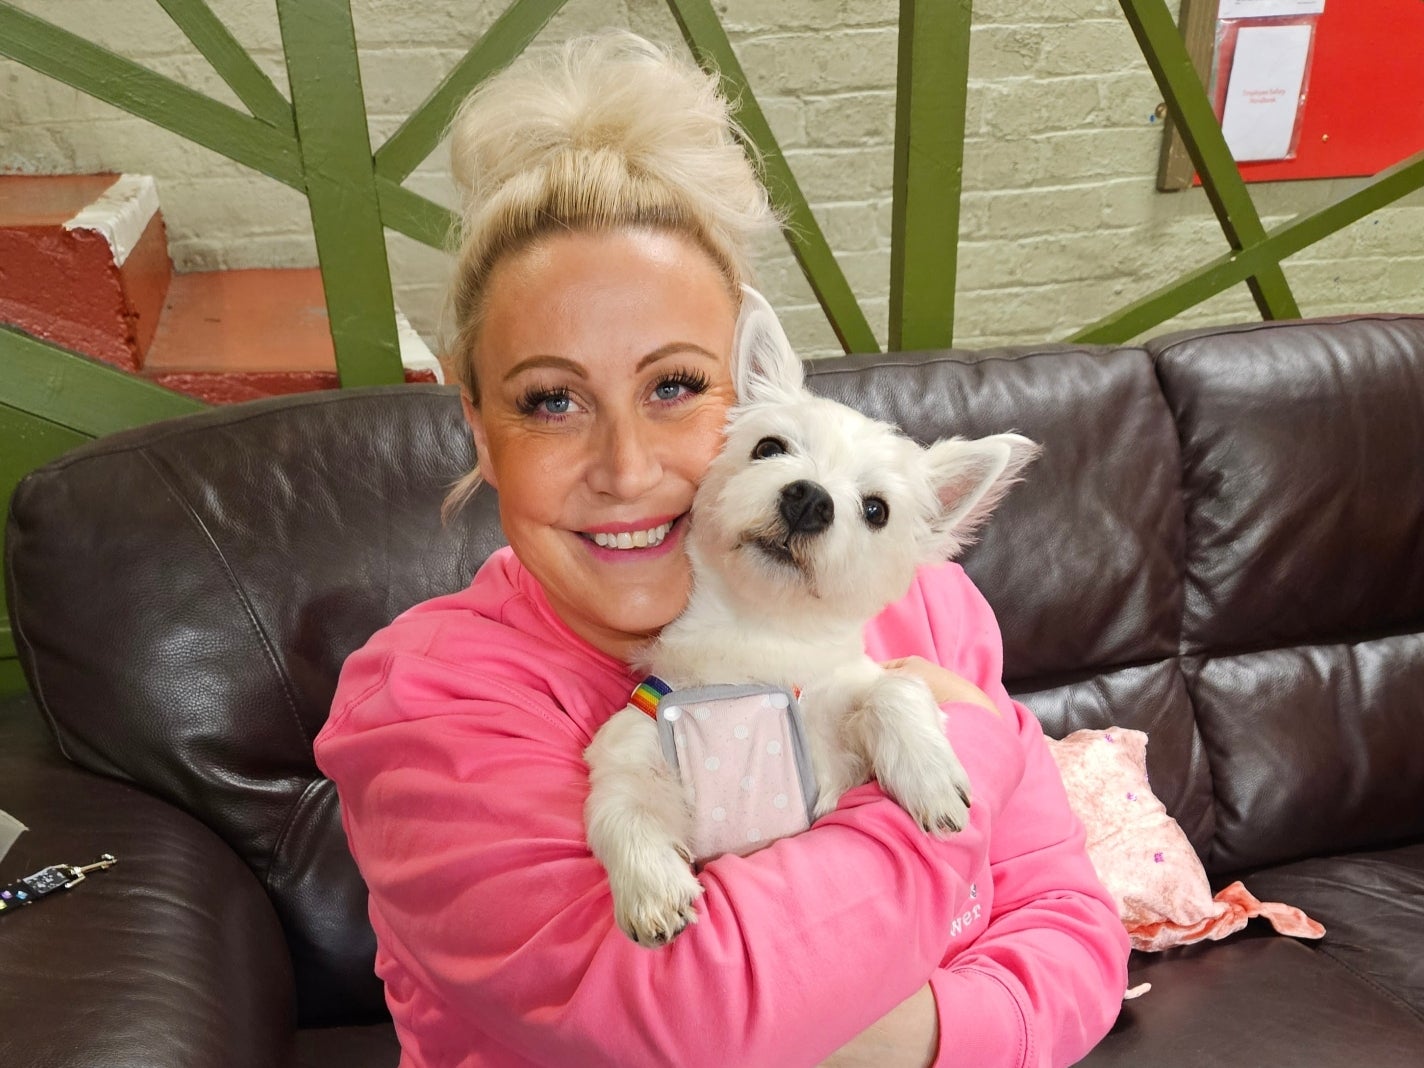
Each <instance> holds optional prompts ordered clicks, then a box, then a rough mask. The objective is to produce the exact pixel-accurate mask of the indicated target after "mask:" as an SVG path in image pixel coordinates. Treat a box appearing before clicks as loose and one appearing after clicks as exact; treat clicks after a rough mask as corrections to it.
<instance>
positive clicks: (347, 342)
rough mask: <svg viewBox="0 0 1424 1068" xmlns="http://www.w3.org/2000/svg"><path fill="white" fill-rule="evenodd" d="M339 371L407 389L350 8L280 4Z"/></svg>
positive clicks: (348, 379) (358, 382)
mask: <svg viewBox="0 0 1424 1068" xmlns="http://www.w3.org/2000/svg"><path fill="white" fill-rule="evenodd" d="M277 19H278V23H279V24H280V26H281V29H282V44H283V49H284V51H285V52H286V56H287V78H288V82H289V83H290V85H291V90H292V107H293V110H294V111H295V113H296V119H297V134H298V138H297V139H298V142H299V143H300V145H301V153H302V169H303V171H304V173H305V175H306V193H307V200H308V202H309V205H310V208H311V220H312V231H313V234H314V235H315V237H316V251H317V258H318V260H319V261H320V263H321V277H322V283H323V285H324V286H325V287H326V310H327V315H328V317H329V318H330V321H331V339H332V342H333V344H334V346H335V349H336V368H337V374H338V376H339V377H340V380H341V384H342V385H343V386H368V385H381V384H385V383H393V382H403V381H404V380H405V373H404V371H403V369H402V367H401V361H400V343H399V341H398V340H397V337H396V318H395V299H394V297H393V296H392V294H391V274H390V267H389V265H388V264H387V261H386V242H385V232H384V230H383V229H382V225H381V206H380V199H379V196H378V194H377V192H376V176H375V170H374V164H373V160H372V157H371V141H370V135H369V132H368V131H367V128H366V102H365V98H364V97H363V96H362V92H361V70H360V67H359V65H358V63H357V57H356V31H355V28H354V27H353V26H352V23H351V8H350V5H349V4H348V3H347V0H277Z"/></svg>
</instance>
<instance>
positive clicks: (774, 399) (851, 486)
mask: <svg viewBox="0 0 1424 1068" xmlns="http://www.w3.org/2000/svg"><path fill="white" fill-rule="evenodd" d="M735 359H736V366H737V387H738V390H737V395H738V398H739V402H740V403H739V404H738V406H737V407H736V408H734V409H733V411H732V413H731V416H730V419H729V423H728V428H727V441H726V445H725V447H724V448H723V449H722V451H721V452H720V453H719V454H718V456H717V457H716V459H714V460H713V462H712V464H711V466H710V467H709V468H708V470H707V474H706V477H705V478H704V479H703V481H702V483H701V485H700V487H699V489H698V491H697V494H696V497H695V498H694V500H693V506H692V515H691V522H690V525H689V528H688V532H687V551H688V555H689V557H690V558H691V561H692V570H693V589H692V595H691V597H690V599H689V601H688V604H687V608H686V609H685V610H684V611H683V613H682V614H681V615H680V616H678V618H677V619H675V620H674V621H673V622H672V623H670V624H668V626H667V627H665V628H664V629H663V631H662V633H661V634H660V635H659V637H658V638H657V640H656V641H655V642H654V643H653V644H652V645H651V646H650V647H649V649H648V650H647V653H646V656H645V658H644V659H645V666H646V668H647V669H648V670H649V671H651V672H653V673H654V674H656V675H658V676H660V677H661V678H663V679H664V680H666V681H667V682H668V683H670V684H671V685H673V686H675V687H677V688H686V687H691V686H701V685H706V684H710V683H741V682H757V683H763V684H768V685H775V686H781V687H784V688H786V689H791V688H793V687H796V686H800V687H802V696H801V706H802V712H803V718H804V723H805V728H806V733H807V737H808V742H809V746H810V750H811V762H812V765H813V767H814V769H815V775H816V784H817V787H818V789H819V801H818V803H817V809H816V812H815V815H816V816H817V817H819V816H821V815H823V814H825V813H826V812H829V811H830V810H831V809H833V808H834V807H835V805H836V802H837V800H838V799H839V798H840V796H841V795H842V794H843V793H844V792H845V791H846V790H848V789H850V788H851V787H853V786H856V785H859V784H860V783H862V782H865V781H866V780H867V779H868V778H869V777H870V776H871V775H874V776H875V777H876V778H877V779H878V780H879V781H880V784H881V786H882V787H883V788H884V789H885V790H886V792H887V793H889V794H890V795H891V796H892V797H894V798H895V799H896V800H897V801H898V802H899V803H900V804H901V805H902V806H903V807H904V808H905V810H906V811H907V812H909V813H910V815H911V816H913V817H914V818H915V820H916V821H917V822H918V823H919V824H920V826H921V827H923V828H924V829H925V830H927V831H929V832H932V833H936V834H946V833H950V832H953V831H956V830H959V829H961V828H963V827H964V825H965V823H966V821H967V820H968V807H969V782H968V779H967V777H966V776H965V773H964V769H963V767H962V766H961V765H960V763H959V760H958V758H956V756H955V755H954V751H953V750H952V748H951V747H950V744H949V741H948V739H947V738H946V736H945V731H944V722H943V714H942V713H941V711H940V709H939V707H938V705H937V704H936V702H935V699H934V698H933V697H932V696H931V694H930V691H929V688H928V687H927V686H926V685H925V684H924V683H923V682H921V681H920V680H919V679H917V678H913V677H910V676H907V675H902V674H892V673H891V672H888V671H886V670H885V669H884V668H882V667H881V666H880V665H879V664H876V663H875V662H874V661H872V660H871V659H870V658H869V657H868V656H867V655H866V654H865V651H864V647H863V645H862V642H861V632H862V630H863V628H864V626H865V624H866V622H867V621H868V620H870V619H871V618H873V617H874V616H875V615H876V614H877V613H878V612H880V610H881V609H883V608H884V607H885V606H886V605H888V604H890V603H891V602H893V601H895V600H896V599H898V598H899V597H901V596H903V595H904V593H905V591H906V590H907V589H908V588H909V586H910V583H911V582H912V580H913V578H914V574H915V571H916V569H917V568H918V567H919V566H921V565H922V564H925V563H928V562H933V561H938V560H944V559H946V558H948V557H950V556H952V555H954V554H955V553H956V552H958V551H959V549H961V548H962V547H963V546H964V545H965V544H966V543H967V541H968V540H969V537H970V535H971V534H972V532H973V531H974V529H975V528H976V527H977V526H978V525H979V524H980V523H981V522H982V521H983V520H984V519H985V518H987V517H988V515H989V513H990V511H992V509H993V507H994V505H995V504H996V503H997V502H998V500H999V498H1000V497H1001V496H1002V495H1003V493H1004V492H1005V490H1006V489H1007V488H1008V486H1009V485H1010V484H1011V483H1012V481H1013V480H1014V478H1015V477H1016V475H1017V474H1018V472H1019V471H1020V470H1021V469H1022V468H1023V467H1024V465H1026V464H1027V463H1028V462H1029V461H1030V460H1031V459H1032V458H1033V457H1034V456H1035V455H1036V454H1037V452H1038V447H1037V446H1036V445H1035V444H1034V443H1033V442H1031V441H1029V440H1028V439H1026V438H1022V437H1019V436H1018V435H1016V434H1000V435H996V436H994V437H988V438H982V439H979V440H976V441H965V440H962V439H959V438H952V439H949V440H945V441H940V442H938V443H936V444H934V445H932V446H930V447H929V448H921V447H920V446H919V445H917V444H915V442H913V441H911V440H910V439H909V438H907V437H905V436H904V435H903V434H901V433H900V432H899V431H898V430H897V429H896V428H894V427H892V426H890V425H888V424H886V423H881V422H877V421H875V420H872V419H869V418H867V417H865V416H864V415H861V414H860V413H859V412H856V411H854V410H852V409H851V408H848V407H846V406H845V405H842V404H837V403H835V402H834V401H830V400H826V399H824V398H820V397H816V396H814V395H812V394H811V393H810V392H808V391H807V390H806V389H805V386H804V381H803V372H802V366H801V361H800V360H799V359H798V358H797V357H796V355H795V353H794V352H793V351H792V348H791V345H790V343H789V342H788V341H787V339H786V335H785V334H784V333H783V331H782V329H781V325H780V323H779V322H778V321H777V319H776V315H775V313H774V312H773V311H772V310H771V308H770V306H768V305H767V304H766V302H765V300H764V299H763V298H762V297H761V296H760V294H758V293H756V292H755V291H754V290H750V289H745V288H744V290H743V307H742V314H741V317H740V319H739V321H738V327H737V338H736V342H735ZM769 438H770V439H776V440H777V441H778V442H780V443H782V444H783V445H784V447H785V452H784V453H782V454H779V455H773V456H769V457H766V458H762V459H757V458H754V456H753V452H754V450H756V449H757V448H758V444H759V443H761V442H763V441H765V440H766V439H769ZM799 481H805V482H811V483H815V484H816V485H818V486H820V487H822V488H823V489H824V490H825V492H826V493H827V494H829V497H830V500H831V502H832V506H833V510H834V515H833V517H832V518H831V520H830V522H829V525H828V526H826V527H825V529H823V530H819V531H815V532H813V533H805V532H800V533H798V532H794V531H793V532H790V533H788V529H789V527H790V526H791V523H790V522H789V520H788V519H787V518H786V517H784V516H783V514H782V509H781V506H780V503H781V500H782V493H783V489H784V488H785V487H787V486H788V485H789V484H791V483H793V482H799ZM872 497H874V498H879V499H880V500H881V501H883V502H884V503H885V504H886V505H887V506H888V509H889V518H888V522H886V523H885V524H884V525H883V526H881V527H878V528H877V527H874V526H872V525H871V524H870V523H869V522H867V521H866V518H865V516H864V511H863V509H864V507H865V504H864V502H865V501H866V500H867V499H868V498H872ZM585 756H586V759H587V761H588V765H589V777H590V784H591V789H590V793H589V798H588V804H587V806H586V809H585V818H586V823H587V830H588V840H589V846H590V848H591V849H592V850H593V852H594V854H595V855H596V856H597V857H598V859H599V860H600V861H601V862H602V863H603V866H604V867H605V868H606V869H607V871H608V878H609V885H610V887H611V889H612V892H613V903H614V915H615V918H616V920H617V923H618V926H619V927H621V928H622V929H623V930H624V931H625V932H626V933H627V934H628V935H629V936H630V937H631V938H633V939H635V940H636V941H638V942H639V943H641V944H643V945H650V946H651V945H660V944H662V943H664V942H667V941H670V940H671V939H672V938H674V937H676V935H677V934H678V932H680V931H681V930H682V929H683V928H684V927H685V926H686V925H687V924H688V923H693V922H695V921H696V914H695V912H694V909H693V902H694V901H696V899H697V897H698V896H699V895H701V893H702V885H701V884H700V883H699V882H698V880H697V878H696V876H695V875H694V873H693V871H692V869H691V867H690V862H691V860H692V859H693V858H692V857H691V856H690V855H689V849H688V845H687V842H688V838H689V825H690V820H691V814H690V813H689V811H688V809H687V803H686V801H685V799H684V796H683V792H682V788H681V785H680V784H679V783H678V782H677V781H676V779H675V778H674V776H673V773H672V771H671V770H670V769H669V768H668V767H667V764H666V762H665V760H664V759H663V755H662V751H661V748H660V745H659V740H658V732H657V727H656V725H655V724H654V722H653V721H652V720H651V719H649V718H648V717H647V716H645V715H644V714H643V713H641V712H639V711H637V710H635V709H631V708H629V709H624V710H622V711H620V712H618V713H616V714H615V715H614V716H613V717H612V718H611V719H610V720H609V721H608V722H607V723H606V724H605V725H604V726H603V727H602V728H601V729H600V730H599V732H598V734H597V735H596V736H595V738H594V740H593V743H592V744H591V745H590V746H589V747H588V750H587V752H586V754H585Z"/></svg>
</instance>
